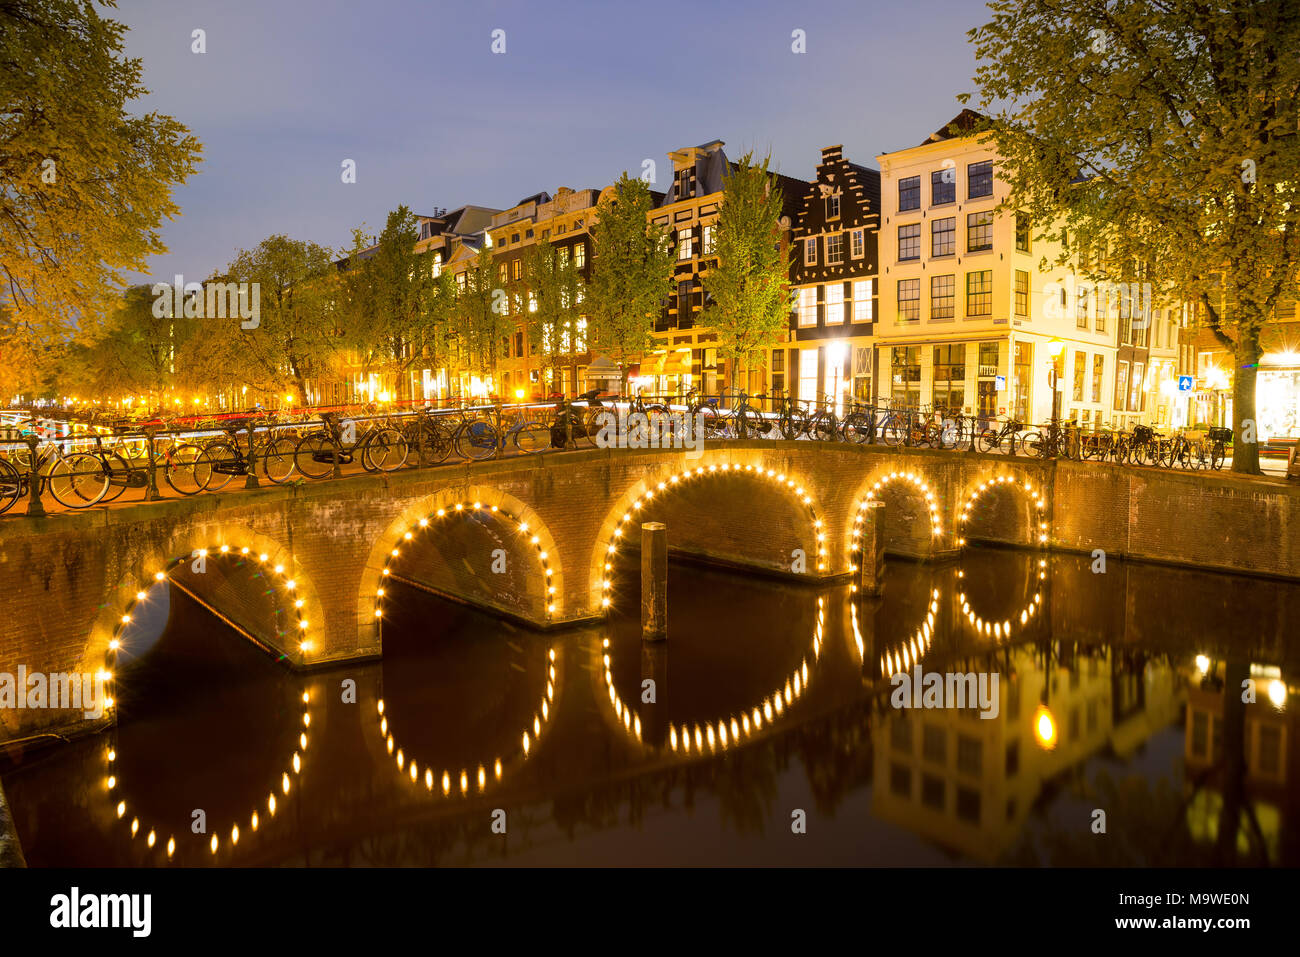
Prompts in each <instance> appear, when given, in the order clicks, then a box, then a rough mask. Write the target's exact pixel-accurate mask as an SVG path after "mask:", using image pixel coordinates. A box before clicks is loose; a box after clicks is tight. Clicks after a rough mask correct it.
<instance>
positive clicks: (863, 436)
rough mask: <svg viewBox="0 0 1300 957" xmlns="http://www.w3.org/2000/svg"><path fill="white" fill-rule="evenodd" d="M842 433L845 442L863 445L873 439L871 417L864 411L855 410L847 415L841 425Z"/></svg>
mask: <svg viewBox="0 0 1300 957" xmlns="http://www.w3.org/2000/svg"><path fill="white" fill-rule="evenodd" d="M840 434H841V435H842V436H844V441H845V442H851V443H853V444H854V445H862V444H863V443H864V442H867V441H870V439H871V419H870V417H869V416H867V415H866V414H864V413H862V412H853V413H851V414H850V415H848V416H846V417H845V419H844V424H843V425H842V426H840Z"/></svg>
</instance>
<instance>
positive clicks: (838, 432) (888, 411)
mask: <svg viewBox="0 0 1300 957" xmlns="http://www.w3.org/2000/svg"><path fill="white" fill-rule="evenodd" d="M652 408H656V409H659V410H660V411H661V412H665V413H666V412H667V406H663V405H659V406H652ZM686 408H687V409H688V410H689V411H691V412H695V413H699V414H701V415H702V417H703V419H704V422H705V433H706V435H707V436H708V437H710V438H781V439H787V440H794V439H813V440H817V441H839V442H849V443H852V444H859V445H860V444H864V443H872V444H881V445H887V446H891V447H896V446H907V447H911V448H936V449H969V450H973V451H977V452H998V453H1002V454H1004V455H1023V456H1029V457H1035V458H1068V459H1077V460H1093V461H1112V462H1117V463H1120V464H1132V465H1149V466H1160V467H1164V468H1183V469H1190V470H1199V469H1214V470H1218V469H1222V468H1223V464H1224V462H1225V461H1226V460H1227V458H1228V455H1229V450H1230V449H1231V445H1232V430H1231V429H1227V428H1209V429H1203V430H1192V429H1185V430H1181V431H1177V432H1174V433H1170V434H1162V433H1159V432H1157V431H1156V430H1155V429H1153V428H1151V427H1150V426H1146V425H1135V426H1134V427H1133V428H1132V429H1130V430H1121V429H1097V428H1092V429H1089V428H1082V427H1080V426H1078V425H1075V424H1073V423H1070V422H1061V423H1047V424H1044V425H1040V426H1027V425H1026V424H1025V423H1023V422H1019V421H1016V420H1014V419H1011V418H1005V417H1004V418H990V417H987V416H983V417H981V416H969V415H964V414H963V413H962V412H960V411H959V410H944V409H911V408H891V407H888V406H883V407H882V406H868V405H863V404H856V403H855V404H849V405H847V407H844V408H843V410H842V414H840V413H839V412H837V411H836V406H835V404H834V403H833V402H831V401H830V399H829V397H822V398H821V399H820V400H819V401H818V402H817V403H816V404H815V405H813V406H811V407H805V406H802V405H800V404H799V403H797V402H795V401H794V400H792V399H790V398H789V397H787V396H779V395H778V396H773V397H769V396H764V395H758V396H753V397H750V396H748V395H746V394H745V393H743V392H742V393H738V394H737V395H736V396H734V397H733V398H732V401H730V402H728V401H725V400H724V401H721V402H720V401H719V400H716V399H708V400H699V399H697V398H696V397H695V396H694V395H688V396H687V399H686Z"/></svg>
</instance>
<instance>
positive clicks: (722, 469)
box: [600, 462, 826, 608]
mask: <svg viewBox="0 0 1300 957" xmlns="http://www.w3.org/2000/svg"><path fill="white" fill-rule="evenodd" d="M731 473H734V474H736V475H741V474H747V475H754V476H757V477H758V478H764V479H769V480H770V481H773V482H775V483H776V484H778V485H783V486H785V487H786V488H787V489H789V490H791V491H793V492H794V494H795V495H796V496H797V497H798V498H799V501H800V502H802V503H803V505H804V507H806V508H807V509H808V515H809V517H810V518H811V519H812V524H813V532H814V534H815V535H816V538H817V570H818V571H819V572H820V571H825V570H826V532H825V529H824V528H823V524H824V523H823V522H822V520H821V518H819V517H818V515H817V507H816V506H815V505H814V504H813V500H812V496H811V495H809V494H808V491H807V489H805V488H804V487H803V486H802V485H800V484H799V483H798V482H796V481H795V480H794V479H793V478H791V477H790V476H788V475H786V474H785V473H784V472H778V471H776V470H775V469H765V468H763V467H762V466H758V465H746V466H744V467H742V466H741V465H740V464H739V463H733V462H724V463H723V464H722V465H710V466H708V467H707V468H706V467H705V466H703V465H701V466H699V467H698V468H694V469H684V470H682V471H681V472H677V473H674V474H672V475H670V476H668V477H667V478H666V479H663V480H662V481H660V482H659V483H658V484H657V485H652V486H651V487H649V488H647V489H646V490H645V491H644V492H642V493H641V494H640V495H639V496H637V497H636V499H635V500H633V502H632V504H631V505H629V506H628V511H627V512H625V513H624V514H623V517H622V518H620V519H619V520H618V524H617V525H616V527H615V528H614V534H613V536H612V537H611V538H610V540H609V544H608V545H607V546H606V547H605V569H604V577H603V580H602V581H601V591H602V598H601V601H600V605H601V607H602V608H609V607H610V605H611V604H612V603H613V599H612V598H611V596H610V589H611V588H612V587H613V582H612V581H611V578H610V574H611V572H613V570H614V565H613V560H614V555H615V554H616V553H617V551H618V542H619V541H620V540H621V539H622V538H623V532H624V529H625V527H630V523H631V521H632V516H633V513H634V512H639V511H640V510H641V509H642V508H643V507H645V505H647V504H648V503H649V502H650V501H651V500H652V499H653V498H654V496H655V493H656V492H665V491H667V490H668V489H669V488H670V487H672V486H674V485H680V484H681V483H682V482H685V481H689V480H690V479H692V478H700V477H702V476H705V475H719V474H721V475H727V474H731Z"/></svg>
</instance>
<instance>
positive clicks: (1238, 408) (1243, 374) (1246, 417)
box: [1232, 335, 1263, 475]
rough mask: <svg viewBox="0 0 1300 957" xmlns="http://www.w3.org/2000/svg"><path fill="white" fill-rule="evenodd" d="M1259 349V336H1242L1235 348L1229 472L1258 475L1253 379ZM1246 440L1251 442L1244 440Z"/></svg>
mask: <svg viewBox="0 0 1300 957" xmlns="http://www.w3.org/2000/svg"><path fill="white" fill-rule="evenodd" d="M1260 355H1261V350H1260V347H1259V338H1258V336H1247V335H1243V336H1242V339H1241V342H1240V343H1239V344H1238V346H1237V349H1236V355H1235V358H1236V366H1237V368H1236V369H1234V370H1233V376H1232V430H1233V431H1232V471H1234V472H1244V473H1246V474H1247V475H1259V474H1261V472H1260V468H1259V445H1260V442H1261V441H1262V440H1263V436H1262V435H1260V434H1259V420H1258V419H1257V418H1256V417H1255V413H1256V410H1255V380H1256V379H1257V377H1258V375H1259V357H1260ZM1247 439H1249V440H1250V441H1245V440H1247Z"/></svg>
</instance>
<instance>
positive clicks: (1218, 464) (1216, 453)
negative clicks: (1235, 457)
mask: <svg viewBox="0 0 1300 957" xmlns="http://www.w3.org/2000/svg"><path fill="white" fill-rule="evenodd" d="M1226 453H1227V450H1226V449H1225V448H1224V446H1223V443H1222V442H1215V443H1214V445H1213V446H1211V448H1210V468H1212V469H1214V471H1216V472H1217V471H1219V470H1220V469H1221V468H1223V460H1224V458H1225V456H1226Z"/></svg>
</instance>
